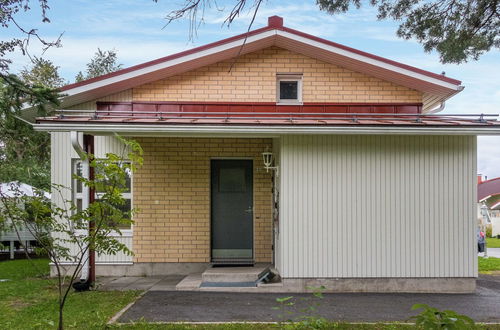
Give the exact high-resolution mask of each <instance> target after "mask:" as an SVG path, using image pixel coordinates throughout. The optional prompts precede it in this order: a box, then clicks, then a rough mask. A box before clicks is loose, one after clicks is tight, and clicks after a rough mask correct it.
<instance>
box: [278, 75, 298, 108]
mask: <svg viewBox="0 0 500 330" xmlns="http://www.w3.org/2000/svg"><path fill="white" fill-rule="evenodd" d="M276 82H277V86H276V91H277V94H278V95H277V99H278V101H277V102H278V103H285V104H287V103H288V104H290V103H291V104H297V103H302V75H300V74H278V75H277V76H276Z"/></svg>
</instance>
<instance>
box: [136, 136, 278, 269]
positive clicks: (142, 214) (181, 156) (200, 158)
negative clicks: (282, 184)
mask: <svg viewBox="0 0 500 330" xmlns="http://www.w3.org/2000/svg"><path fill="white" fill-rule="evenodd" d="M135 140H137V141H138V142H139V143H140V144H141V146H142V148H143V149H144V165H143V166H142V167H141V168H139V169H138V171H137V172H136V173H134V186H133V187H134V188H133V189H134V191H133V196H134V197H133V198H134V201H133V202H134V207H136V208H139V213H138V214H137V215H136V216H135V219H134V220H135V224H134V241H133V246H134V253H135V257H134V261H135V262H209V261H210V160H211V158H215V157H241V158H248V157H251V158H253V159H254V163H253V164H254V165H253V166H254V251H255V252H254V254H255V260H256V261H257V262H270V261H271V260H272V219H271V217H272V204H271V203H272V199H271V198H272V197H271V196H272V182H271V176H270V174H269V173H266V172H265V171H264V170H263V169H262V167H263V166H264V165H263V163H262V156H261V153H262V152H263V151H264V150H265V149H266V147H267V146H271V144H272V141H271V140H270V139H226V138H167V137H165V138H135Z"/></svg>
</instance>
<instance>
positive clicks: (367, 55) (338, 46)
mask: <svg viewBox="0 0 500 330" xmlns="http://www.w3.org/2000/svg"><path fill="white" fill-rule="evenodd" d="M280 30H283V31H285V32H289V33H293V34H296V35H299V36H301V37H304V38H308V39H312V40H315V41H319V42H322V43H325V44H327V45H330V46H333V47H337V48H340V49H343V50H347V51H349V52H352V53H355V54H359V55H362V56H366V57H369V58H372V59H374V60H377V61H381V62H385V63H388V64H391V65H394V66H398V67H400V68H403V69H406V70H410V71H413V72H416V73H420V74H423V75H426V76H430V77H432V78H435V79H439V80H442V81H446V82H449V83H452V84H456V85H460V84H461V83H462V82H461V81H460V80H457V79H453V78H449V77H446V76H443V75H440V74H436V73H433V72H430V71H426V70H422V69H419V68H416V67H414V66H411V65H407V64H403V63H400V62H396V61H393V60H390V59H388V58H385V57H381V56H378V55H374V54H371V53H367V52H364V51H362V50H358V49H355V48H351V47H348V46H344V45H341V44H338V43H336V42H333V41H330V40H326V39H323V38H319V37H316V36H313V35H310V34H307V33H304V32H301V31H298V30H294V29H290V28H287V27H283V28H281V29H280Z"/></svg>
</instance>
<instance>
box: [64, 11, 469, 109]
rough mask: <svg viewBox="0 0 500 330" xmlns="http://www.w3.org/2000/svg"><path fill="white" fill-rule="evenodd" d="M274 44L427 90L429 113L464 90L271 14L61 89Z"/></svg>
mask: <svg viewBox="0 0 500 330" xmlns="http://www.w3.org/2000/svg"><path fill="white" fill-rule="evenodd" d="M271 46H277V47H281V48H284V49H287V50H290V51H293V52H296V53H299V54H303V55H305V56H309V57H312V58H316V59H319V60H322V61H325V62H328V63H332V64H336V65H339V66H342V67H345V68H347V69H350V70H353V71H357V72H361V73H365V74H368V75H371V76H374V77H377V78H380V79H383V80H386V81H390V82H393V83H395V84H399V85H402V86H406V87H409V88H412V89H416V90H419V91H421V92H423V93H424V98H423V103H424V104H423V112H429V111H430V110H432V109H433V108H435V107H437V106H439V105H440V104H441V103H442V102H444V101H445V100H446V99H448V98H450V97H451V96H453V95H454V94H456V93H458V92H460V91H461V90H462V89H463V86H461V82H460V81H459V80H456V79H452V78H449V77H446V76H444V75H439V74H435V73H432V72H429V71H425V70H421V69H418V68H415V67H412V66H409V65H406V64H403V63H399V62H395V61H392V60H389V59H386V58H383V57H380V56H377V55H373V54H370V53H366V52H363V51H360V50H357V49H354V48H350V47H347V46H344V45H341V44H338V43H335V42H331V41H328V40H325V39H322V38H318V37H315V36H312V35H309V34H306V33H303V32H300V31H297V30H294V29H290V28H287V27H285V26H284V25H283V19H282V18H281V17H278V16H272V17H269V19H268V25H267V26H266V27H263V28H260V29H256V30H253V31H250V32H248V33H244V34H240V35H237V36H234V37H230V38H227V39H223V40H220V41H217V42H214V43H210V44H207V45H204V46H201V47H197V48H194V49H191V50H187V51H183V52H180V53H177V54H174V55H170V56H166V57H162V58H159V59H156V60H153V61H149V62H146V63H142V64H139V65H135V66H132V67H129V68H126V69H123V70H119V71H116V72H113V73H109V74H106V75H103V76H100V77H96V78H92V79H89V80H85V81H82V82H78V83H74V84H70V85H66V86H64V87H63V88H61V91H62V92H63V93H64V94H66V96H65V97H64V98H63V100H62V106H63V107H68V106H71V105H75V104H78V103H83V102H87V101H91V100H94V99H97V98H100V97H103V96H106V95H110V94H114V93H117V92H120V91H123V90H126V89H129V88H133V87H136V86H139V85H142V84H145V83H148V82H152V81H155V80H159V79H164V78H167V77H170V76H173V75H177V74H181V73H184V72H187V71H191V70H194V69H197V68H200V67H203V66H206V65H210V64H213V63H217V62H220V61H223V60H227V59H230V58H234V57H236V56H238V55H244V54H247V53H252V52H255V51H258V50H260V49H264V48H267V47H271Z"/></svg>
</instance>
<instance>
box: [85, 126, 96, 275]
mask: <svg viewBox="0 0 500 330" xmlns="http://www.w3.org/2000/svg"><path fill="white" fill-rule="evenodd" d="M83 144H84V147H85V151H86V153H87V155H88V156H89V157H88V158H91V157H93V156H94V154H95V149H94V136H93V135H89V134H85V135H83ZM90 160H92V159H89V161H90ZM94 178H95V173H94V168H93V167H90V166H89V180H91V181H92V180H94ZM88 196H89V204H91V203H93V202H94V201H95V188H89V195H88ZM94 230H95V223H94V221H90V222H89V233H93V232H94ZM89 282H90V284H92V283H94V282H95V250H94V248H93V247H90V249H89Z"/></svg>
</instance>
